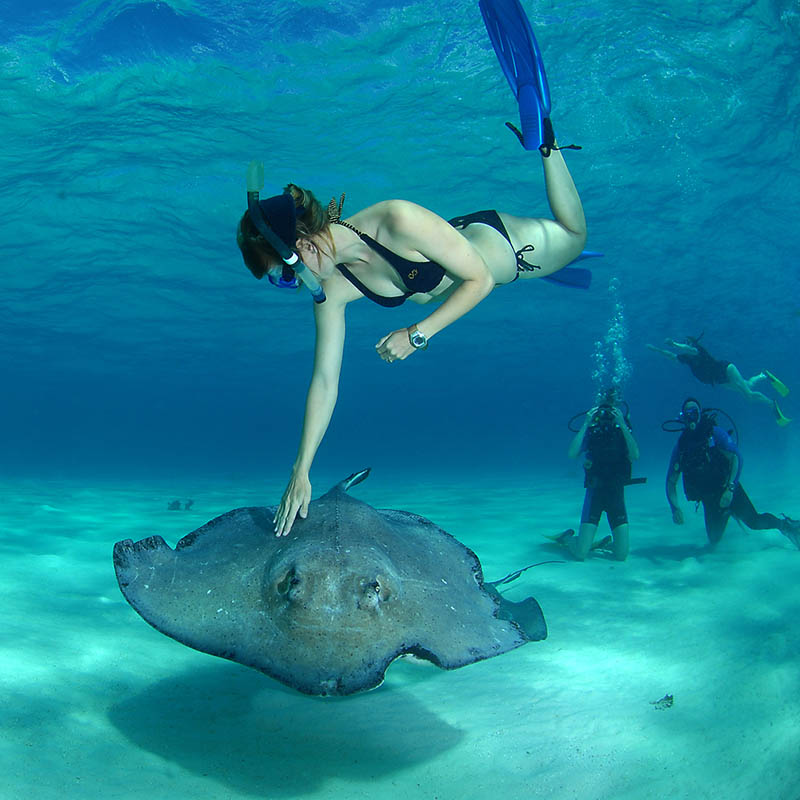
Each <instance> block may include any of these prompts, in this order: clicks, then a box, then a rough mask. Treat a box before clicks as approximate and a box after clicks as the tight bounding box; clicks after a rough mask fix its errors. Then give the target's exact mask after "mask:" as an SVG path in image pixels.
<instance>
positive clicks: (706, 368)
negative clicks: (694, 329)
mask: <svg viewBox="0 0 800 800" xmlns="http://www.w3.org/2000/svg"><path fill="white" fill-rule="evenodd" d="M701 338H702V334H701V335H700V336H687V337H686V339H685V341H683V342H676V341H674V340H673V339H666V340H665V341H664V343H665V344H666V345H667V346H668V347H674V348H675V349H676V350H677V351H678V352H677V353H673V352H672V351H671V350H664V349H663V348H661V347H655V346H654V345H652V344H648V345H647V347H648V348H649V349H650V350H653V351H654V352H656V353H661V355H662V356H666V357H667V358H669V359H671V360H672V361H678V362H679V363H681V364H686V366H687V367H689V369H690V370H691V371H692V375H694V376H695V378H697V380H699V381H700V382H701V383H707V384H709V385H710V386H717V385H719V386H726V387H727V388H729V389H733V390H734V391H736V392H739V393H740V394H743V395H744V396H745V397H746V398H747V399H748V400H752V401H754V402H757V403H762V404H764V405H768V406H770V407H771V408H772V411H773V413H774V415H775V421H776V422H777V423H778V425H781V426H784V425H788V424H789V423H790V422H791V421H792V420H791V419H790V418H789V417H786V416H784V414H783V412H782V411H781V409H780V406H778V401H777V400H773V399H771V398H769V397H767V395H765V394H764V393H763V392H759V391H756V390H754V389H753V386H755V385H756V384H757V383H758V382H759V381H763V380H766V381H769V384H770V386H772V388H773V389H774V390H775V391H776V392H777V393H778V394H779V395H780V396H781V397H786V396H787V395H788V394H789V389H788V388H787V387H786V385H785V384H784V383H783V382H782V381H780V380H778V378H776V377H775V376H774V375H773V374H772V373H771V372H769V371H768V370H762V371H761V372H759V373H758V374H757V375H753V377H752V378H748V379H747V380H745V379H744V378H743V377H742V373H741V372H739V370H738V369H737V368H736V365H735V364H732V363H731V362H730V361H722V360H720V359H716V358H714V357H713V356H712V355H711V353H709V352H708V350H706V349H705V347H703V345H701V344H700V339H701Z"/></svg>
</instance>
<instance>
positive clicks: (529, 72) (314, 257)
mask: <svg viewBox="0 0 800 800" xmlns="http://www.w3.org/2000/svg"><path fill="white" fill-rule="evenodd" d="M480 8H481V12H482V14H483V17H484V21H485V23H486V27H487V31H488V32H489V37H490V39H491V41H492V45H493V47H494V49H495V52H496V53H497V56H498V58H499V60H500V64H501V66H502V68H503V72H504V74H505V76H506V78H507V79H508V81H509V84H510V86H511V88H512V91H513V92H514V95H515V97H516V98H517V101H518V104H519V108H520V120H521V124H522V132H520V131H518V130H517V129H516V128H514V126H512V125H511V124H510V123H507V124H508V125H509V127H510V128H511V129H512V130H513V131H514V132H515V133H516V134H517V136H518V138H519V139H520V142H521V143H522V145H523V147H525V149H527V150H534V149H538V150H539V151H540V154H541V156H542V164H543V167H544V181H545V188H546V191H547V199H548V201H549V203H550V209H551V211H552V213H553V219H539V218H535V217H517V216H512V215H511V214H507V213H505V212H497V211H494V210H492V211H479V212H477V213H474V214H468V215H467V216H463V217H457V218H455V219H452V220H450V221H449V222H447V221H445V220H444V219H443V218H442V217H440V216H438V215H437V214H435V213H434V212H432V211H429V210H428V209H426V208H423V207H422V206H419V205H417V204H416V203H411V202H408V201H406V200H385V201H383V202H380V203H376V204H375V205H372V206H369V207H368V208H365V209H362V210H361V211H358V212H357V213H355V214H353V216H351V217H348V218H347V219H342V217H341V213H342V205H343V202H344V195H342V197H341V199H340V200H339V202H338V203H337V202H336V201H335V200H332V201H331V203H330V204H329V206H328V208H327V211H326V210H325V209H323V207H322V206H321V205H320V203H319V202H318V201H317V200H316V199H315V198H314V196H313V194H312V193H311V192H309V191H307V190H305V189H301V188H300V187H299V186H296V185H295V184H292V183H290V184H289V185H288V186H287V187H286V189H285V190H284V193H283V194H282V195H278V196H276V197H271V198H268V199H266V200H259V195H258V190H260V188H261V182H262V178H261V176H260V175H257V174H255V173H254V171H253V170H251V171H250V172H249V173H248V210H247V211H246V212H245V213H244V216H243V217H242V219H241V221H240V222H239V228H238V231H237V243H238V245H239V248H240V250H241V251H242V256H243V258H244V262H245V264H246V265H247V267H248V269H249V270H250V271H251V272H252V273H253V275H254V276H255V277H256V278H258V279H261V278H263V277H264V275H267V276H268V278H269V280H270V281H271V282H272V283H273V284H276V285H278V286H288V287H293V286H297V285H298V283H299V280H302V281H303V283H305V284H306V285H307V286H308V288H309V289H311V291H312V294H313V295H314V300H315V301H316V302H315V304H314V317H315V322H316V347H315V351H314V368H313V372H312V375H311V384H310V386H309V389H308V396H307V398H306V406H305V418H304V421H303V430H302V434H301V436H300V446H299V449H298V453H297V458H296V459H295V462H294V466H293V467H292V473H291V477H290V479H289V483H288V486H287V487H286V491H285V492H284V494H283V498H282V499H281V503H280V506H279V507H278V510H277V512H276V514H275V519H274V523H275V533H276V534H277V535H278V536H280V535H286V534H288V533H289V531H290V530H291V529H292V525H293V524H294V521H295V518H296V516H297V515H298V513H299V515H300V517H301V518H305V517H306V515H307V513H308V504H309V502H310V501H311V483H310V481H309V470H310V469H311V464H312V461H313V460H314V456H315V454H316V452H317V449H318V447H319V445H320V443H321V441H322V437H323V436H324V435H325V431H326V430H327V428H328V425H329V423H330V420H331V416H332V414H333V409H334V406H335V404H336V399H337V395H338V388H339V375H340V371H341V366H342V353H343V348H344V339H345V308H346V306H347V304H348V303H351V302H353V301H354V300H359V299H361V298H363V297H367V298H368V299H370V300H372V301H373V302H375V303H378V304H379V305H382V306H398V305H400V304H401V303H403V302H405V301H406V300H407V299H411V300H413V301H414V302H415V303H419V304H420V305H423V306H425V305H426V304H435V308H433V310H431V311H430V313H426V314H423V315H422V317H421V319H419V320H418V321H417V322H416V323H415V324H414V325H411V326H410V327H408V328H401V329H399V330H395V331H391V332H390V333H387V334H386V335H385V336H383V337H382V338H381V339H380V340H379V341H378V343H377V344H376V345H375V350H376V352H377V354H378V356H379V357H380V358H382V359H383V360H384V361H385V362H386V363H388V364H393V363H395V362H396V361H403V360H405V359H406V358H408V357H409V356H410V355H411V354H412V353H414V352H415V351H416V350H424V349H425V348H426V347H427V346H428V342H429V341H430V340H431V339H432V338H433V337H434V336H436V334H438V333H439V332H440V331H442V330H444V329H445V328H446V327H447V326H448V325H451V324H452V323H453V322H455V321H456V320H458V319H459V318H461V317H462V316H464V314H466V313H467V312H468V311H470V310H471V309H473V308H474V307H475V306H476V305H477V304H478V303H480V301H481V300H483V299H484V298H485V297H486V296H487V295H488V294H489V293H490V292H491V291H492V289H494V288H495V287H496V286H503V285H505V284H507V283H512V282H513V281H515V280H517V279H518V278H521V279H523V280H524V279H528V278H545V277H548V276H550V275H552V274H553V273H554V272H557V271H558V270H560V269H562V268H563V267H564V266H566V265H567V264H569V263H570V262H571V261H574V260H575V259H577V258H579V257H580V255H581V251H582V249H583V246H584V244H585V242H586V219H585V217H584V214H583V207H582V206H581V201H580V198H579V197H578V192H577V190H576V188H575V184H574V183H573V180H572V177H571V176H570V174H569V171H568V169H567V165H566V164H565V163H564V159H563V157H562V155H561V152H560V151H559V148H558V146H557V144H556V141H555V136H554V134H553V128H552V125H551V123H550V91H549V88H548V85H547V77H546V75H545V71H544V65H543V64H542V59H541V52H540V50H539V47H538V44H537V42H536V38H535V37H534V35H533V31H532V30H531V28H530V23H529V22H528V20H527V17H526V16H525V13H524V11H523V9H522V7H521V5H520V4H519V0H481V3H480ZM511 56H513V58H512V57H511ZM570 147H573V145H570ZM298 279H299V280H298Z"/></svg>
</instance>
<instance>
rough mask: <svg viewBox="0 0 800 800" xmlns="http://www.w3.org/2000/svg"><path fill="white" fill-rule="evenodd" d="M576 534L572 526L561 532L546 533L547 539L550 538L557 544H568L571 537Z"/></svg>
mask: <svg viewBox="0 0 800 800" xmlns="http://www.w3.org/2000/svg"><path fill="white" fill-rule="evenodd" d="M574 535H575V531H574V530H573V529H572V528H567V529H566V530H565V531H561V533H556V534H553V535H548V534H545V537H544V538H545V539H549V540H550V541H551V542H555V543H556V544H566V543H567V542H568V541H569V539H570V538H571V537H573V536H574Z"/></svg>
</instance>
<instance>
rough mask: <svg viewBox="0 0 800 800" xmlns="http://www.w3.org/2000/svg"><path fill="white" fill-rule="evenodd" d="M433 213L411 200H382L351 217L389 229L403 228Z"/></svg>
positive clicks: (376, 226)
mask: <svg viewBox="0 0 800 800" xmlns="http://www.w3.org/2000/svg"><path fill="white" fill-rule="evenodd" d="M429 214H431V212H430V211H428V209H426V208H425V207H424V206H421V205H419V204H418V203H414V202H412V201H411V200H401V199H400V198H393V199H392V200H381V201H380V202H378V203H374V204H373V205H371V206H367V207H366V208H363V209H361V211H359V212H357V213H356V214H354V215H353V217H352V218H351V219H354V220H359V221H362V220H363V221H364V223H365V227H366V223H367V222H368V223H371V224H372V225H373V226H374V227H375V228H376V229H377V228H378V227H385V228H389V229H395V230H396V229H402V228H404V227H405V226H406V225H408V224H409V223H413V222H416V221H417V220H419V218H420V217H421V216H427V215H429Z"/></svg>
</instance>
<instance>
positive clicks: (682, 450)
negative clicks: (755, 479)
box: [662, 397, 800, 549]
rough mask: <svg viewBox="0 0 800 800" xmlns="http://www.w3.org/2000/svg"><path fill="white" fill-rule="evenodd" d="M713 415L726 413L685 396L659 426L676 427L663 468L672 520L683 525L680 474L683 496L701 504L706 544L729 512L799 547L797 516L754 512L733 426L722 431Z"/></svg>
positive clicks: (713, 540) (719, 534)
mask: <svg viewBox="0 0 800 800" xmlns="http://www.w3.org/2000/svg"><path fill="white" fill-rule="evenodd" d="M718 414H724V415H725V416H726V417H727V414H725V412H723V411H720V410H719V409H710V408H706V409H703V407H702V406H701V405H700V402H699V401H698V400H695V399H694V398H693V397H687V398H686V400H685V401H684V403H683V406H682V408H681V413H680V414H679V416H678V418H677V419H675V420H668V421H667V422H665V423H664V424H663V425H662V427H663V429H664V430H666V431H681V435H680V437H679V438H678V441H677V443H676V445H675V447H674V449H673V451H672V456H671V458H670V461H669V467H668V469H667V481H666V490H667V502H668V503H669V507H670V509H671V511H672V520H673V522H674V523H675V524H676V525H683V521H684V518H683V511H681V509H680V507H679V506H678V495H677V491H676V486H677V483H678V476H680V475H681V474H683V490H684V493H685V495H686V499H687V500H692V501H694V502H695V503H702V504H703V514H704V517H705V527H706V534H707V535H708V541H709V543H710V544H711V546H712V547H714V546H715V545H716V544H717V543H718V542H719V541H720V539H721V538H722V534H723V533H724V532H725V527H726V525H727V524H728V520H729V519H730V518H731V517H734V518H735V519H737V520H739V521H740V522H742V523H743V524H745V525H746V526H747V527H748V528H751V529H752V530H770V529H775V530H778V531H780V532H781V533H782V534H783V535H784V536H785V537H786V538H787V539H789V541H790V542H792V544H793V545H794V546H795V547H797V548H798V549H800V521H798V520H793V519H791V518H789V517H787V516H785V515H783V516H782V517H777V516H775V515H774V514H769V513H763V514H759V513H758V512H757V511H756V509H755V507H754V506H753V503H752V502H751V500H750V498H749V497H748V496H747V493H746V492H745V490H744V487H743V486H742V484H741V483H740V482H739V476H740V475H741V472H742V456H741V453H740V452H739V448H738V446H737V442H736V441H735V440H736V439H738V436H736V430H735V426H733V427H732V429H731V432H730V433H729V432H727V431H726V430H725V429H724V428H722V427H720V426H719V425H718V424H717V415H718Z"/></svg>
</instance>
